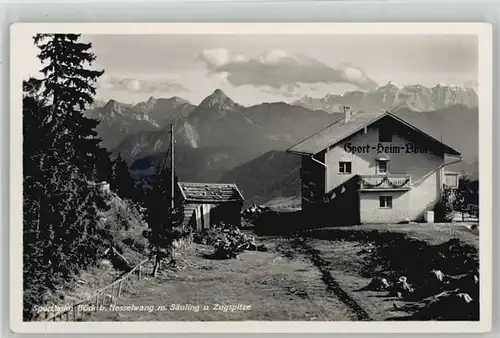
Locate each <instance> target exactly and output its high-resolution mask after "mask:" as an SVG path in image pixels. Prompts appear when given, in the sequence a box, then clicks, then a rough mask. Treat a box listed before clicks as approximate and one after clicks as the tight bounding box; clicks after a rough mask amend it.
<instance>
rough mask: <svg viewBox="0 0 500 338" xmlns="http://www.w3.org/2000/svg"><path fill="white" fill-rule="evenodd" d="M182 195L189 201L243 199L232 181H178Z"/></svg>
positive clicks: (209, 201) (207, 201)
mask: <svg viewBox="0 0 500 338" xmlns="http://www.w3.org/2000/svg"><path fill="white" fill-rule="evenodd" d="M177 184H178V186H179V189H180V191H181V193H182V197H184V199H185V200H186V201H189V202H198V203H221V202H234V201H243V200H244V198H243V195H242V194H241V192H240V190H239V189H238V187H237V186H236V184H234V183H194V182H178V183H177Z"/></svg>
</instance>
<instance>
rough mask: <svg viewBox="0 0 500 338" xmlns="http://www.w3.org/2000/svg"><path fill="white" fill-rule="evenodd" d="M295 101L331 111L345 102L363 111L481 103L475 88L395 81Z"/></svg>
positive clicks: (427, 109)
mask: <svg viewBox="0 0 500 338" xmlns="http://www.w3.org/2000/svg"><path fill="white" fill-rule="evenodd" d="M293 104H295V105H299V106H302V107H305V108H308V109H312V110H316V109H320V110H324V111H327V112H329V113H334V112H340V111H342V107H343V106H344V105H348V106H351V108H352V109H353V110H361V111H370V110H372V111H373V110H380V109H395V108H400V107H406V108H408V109H411V110H413V111H420V112H422V111H435V110H440V109H445V108H447V107H451V106H454V105H457V104H461V105H465V106H467V107H468V108H475V107H477V105H478V97H477V94H476V92H475V91H474V89H472V88H465V87H460V86H453V85H445V84H438V85H436V86H434V87H431V88H429V87H425V86H421V85H409V86H404V87H402V88H400V87H398V86H397V85H396V84H394V83H393V82H388V83H387V84H386V85H383V86H379V87H378V88H376V89H373V90H370V91H367V92H363V91H360V90H357V91H349V92H346V93H344V94H342V95H339V94H327V95H326V96H324V97H322V98H314V97H310V96H307V95H306V96H303V97H302V98H301V99H299V100H297V101H295V102H293Z"/></svg>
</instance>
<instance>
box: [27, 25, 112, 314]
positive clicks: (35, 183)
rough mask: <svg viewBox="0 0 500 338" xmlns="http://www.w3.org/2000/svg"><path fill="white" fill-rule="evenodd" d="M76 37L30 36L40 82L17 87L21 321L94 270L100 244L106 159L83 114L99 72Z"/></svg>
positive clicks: (30, 80)
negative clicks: (20, 112) (76, 276)
mask: <svg viewBox="0 0 500 338" xmlns="http://www.w3.org/2000/svg"><path fill="white" fill-rule="evenodd" d="M78 38H79V36H78V35H60V34H56V35H38V36H36V37H35V43H36V45H37V46H38V47H39V48H40V54H39V58H40V59H41V61H42V62H44V63H45V64H46V66H45V67H44V68H43V70H42V73H43V74H44V76H43V77H42V78H41V79H29V80H28V81H25V82H24V83H23V90H24V97H23V157H24V162H23V175H24V182H23V198H24V201H23V202H24V208H23V233H24V238H23V246H24V248H23V249H24V251H23V258H24V262H23V263H24V266H23V271H24V274H23V275H24V278H23V283H24V289H25V293H24V294H25V297H24V317H25V319H30V318H31V316H32V312H31V308H32V306H33V305H36V304H40V303H41V302H42V301H43V298H44V295H45V294H46V293H47V291H50V290H54V289H55V288H56V287H57V285H59V284H60V283H61V282H62V281H64V280H67V279H68V278H70V277H71V275H72V274H74V273H75V272H77V271H78V270H79V269H81V268H85V267H87V266H88V265H90V264H93V263H94V262H95V261H96V260H97V259H98V257H99V253H98V250H99V246H100V244H101V243H102V238H101V236H100V234H99V231H98V230H99V229H98V224H99V217H98V211H99V210H104V209H106V204H105V201H104V196H103V194H102V192H101V191H100V190H99V189H98V186H97V185H96V184H95V182H96V181H98V180H99V179H100V178H101V177H103V175H102V174H101V173H100V172H99V171H100V170H102V168H104V167H105V164H106V163H109V157H108V154H107V152H106V151H105V150H103V149H102V148H100V147H99V145H98V144H99V141H100V140H99V139H98V138H97V137H96V133H95V131H94V130H93V128H94V127H95V126H96V123H97V122H96V121H94V120H90V119H87V118H85V117H84V116H83V114H82V110H83V109H84V107H85V105H86V104H90V103H91V102H92V100H93V98H92V96H93V94H94V93H95V87H94V82H95V80H96V79H97V78H98V76H100V75H101V74H102V71H93V70H89V69H87V68H86V67H87V65H89V64H90V63H91V62H92V61H93V59H94V56H93V54H92V53H91V52H90V45H89V44H82V43H80V42H79V41H78ZM103 164H104V165H103ZM106 175H107V174H106Z"/></svg>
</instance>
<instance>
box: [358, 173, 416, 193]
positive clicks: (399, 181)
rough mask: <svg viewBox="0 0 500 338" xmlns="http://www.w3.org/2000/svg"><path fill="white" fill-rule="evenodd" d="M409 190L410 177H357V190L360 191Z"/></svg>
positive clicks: (389, 175)
mask: <svg viewBox="0 0 500 338" xmlns="http://www.w3.org/2000/svg"><path fill="white" fill-rule="evenodd" d="M410 189H411V177H410V175H391V174H388V175H359V190H361V191H390V190H392V191H402V190H410Z"/></svg>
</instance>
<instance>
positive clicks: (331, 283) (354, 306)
mask: <svg viewBox="0 0 500 338" xmlns="http://www.w3.org/2000/svg"><path fill="white" fill-rule="evenodd" d="M292 245H293V247H294V248H296V249H297V250H299V251H301V252H302V253H303V254H305V255H306V257H308V258H309V259H310V260H311V262H312V263H313V264H314V266H316V267H317V268H318V270H319V271H320V272H321V274H322V277H321V279H322V281H323V283H325V285H326V287H327V289H328V290H329V291H330V292H332V293H333V294H334V295H335V296H336V297H337V298H338V299H339V300H340V301H342V302H343V303H344V304H345V305H346V306H347V307H349V308H350V309H351V311H352V312H353V313H355V315H356V317H357V320H372V319H371V318H370V315H369V314H368V313H367V312H366V311H365V310H364V309H363V308H362V307H361V306H360V305H359V304H358V303H357V302H356V300H354V299H353V298H352V297H351V296H350V295H349V294H348V293H347V292H346V291H344V290H343V289H342V287H341V286H340V285H339V283H338V282H337V281H336V280H335V278H334V277H333V276H332V274H331V272H330V270H329V267H330V263H329V262H328V261H326V260H324V259H323V258H322V257H321V252H320V251H319V250H317V249H314V248H312V247H311V246H310V245H309V244H308V243H307V240H306V239H305V238H304V237H297V238H295V239H294V240H292Z"/></svg>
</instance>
